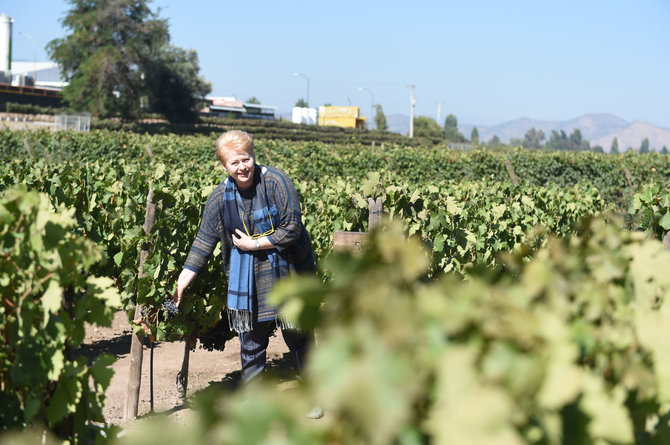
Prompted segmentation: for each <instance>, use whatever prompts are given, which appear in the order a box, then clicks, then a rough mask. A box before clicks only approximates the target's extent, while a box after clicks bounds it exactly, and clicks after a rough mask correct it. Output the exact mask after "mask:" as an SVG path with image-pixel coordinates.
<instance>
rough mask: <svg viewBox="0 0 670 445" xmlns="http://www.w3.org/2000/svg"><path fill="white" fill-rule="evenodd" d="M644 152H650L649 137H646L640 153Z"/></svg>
mask: <svg viewBox="0 0 670 445" xmlns="http://www.w3.org/2000/svg"><path fill="white" fill-rule="evenodd" d="M644 153H649V138H644V139H643V140H642V145H640V154H644Z"/></svg>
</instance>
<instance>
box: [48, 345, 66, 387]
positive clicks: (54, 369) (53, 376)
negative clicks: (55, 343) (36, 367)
mask: <svg viewBox="0 0 670 445" xmlns="http://www.w3.org/2000/svg"><path fill="white" fill-rule="evenodd" d="M64 366H65V356H64V355H63V351H61V350H60V349H57V350H56V351H54V353H53V355H52V356H51V368H50V369H49V373H48V374H47V378H48V379H49V380H52V381H56V380H58V378H59V377H60V373H61V371H63V367H64Z"/></svg>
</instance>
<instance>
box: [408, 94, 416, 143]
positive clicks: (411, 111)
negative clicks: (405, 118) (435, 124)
mask: <svg viewBox="0 0 670 445" xmlns="http://www.w3.org/2000/svg"><path fill="white" fill-rule="evenodd" d="M415 87H416V85H409V89H410V91H411V93H410V96H409V137H410V138H412V137H414V105H415V104H416V99H414V88H415Z"/></svg>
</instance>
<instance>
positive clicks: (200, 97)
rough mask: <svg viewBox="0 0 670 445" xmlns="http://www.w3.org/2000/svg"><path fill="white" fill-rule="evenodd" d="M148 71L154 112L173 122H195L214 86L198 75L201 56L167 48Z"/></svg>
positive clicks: (192, 52) (150, 96) (150, 65)
mask: <svg viewBox="0 0 670 445" xmlns="http://www.w3.org/2000/svg"><path fill="white" fill-rule="evenodd" d="M145 69H146V73H145V80H146V83H147V88H148V91H149V92H150V94H149V107H150V109H151V111H153V112H156V113H160V114H162V115H164V116H165V117H166V118H167V119H168V120H169V121H170V122H194V121H196V120H197V117H198V113H197V108H198V106H199V105H200V104H201V103H203V102H204V97H205V96H206V95H207V94H208V93H209V92H210V91H212V86H211V84H210V83H208V82H206V81H205V80H204V79H203V78H202V77H201V76H199V75H198V71H200V65H199V63H198V54H197V53H196V52H195V51H193V50H185V49H183V48H179V47H176V46H172V45H167V46H164V47H163V48H161V50H160V53H159V56H158V58H157V59H156V60H155V61H154V63H151V64H147V67H146V68H145Z"/></svg>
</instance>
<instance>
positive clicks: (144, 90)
mask: <svg viewBox="0 0 670 445" xmlns="http://www.w3.org/2000/svg"><path fill="white" fill-rule="evenodd" d="M69 2H70V4H71V6H72V7H71V9H70V10H69V11H68V12H67V14H66V16H65V17H64V18H63V19H62V20H61V24H62V25H63V27H64V28H65V29H66V30H70V33H69V34H67V35H66V36H65V37H64V38H61V39H54V40H52V41H51V42H49V43H48V44H47V52H48V53H49V56H50V58H51V59H52V60H54V61H55V62H57V63H58V64H59V65H60V67H61V70H62V74H63V76H64V77H65V79H66V80H67V81H68V82H69V85H68V86H67V87H65V88H64V89H63V97H64V98H65V101H66V102H67V103H68V105H69V106H70V107H71V108H75V109H80V110H86V111H89V112H91V113H92V114H94V115H96V116H102V117H105V116H121V117H126V118H129V117H137V116H138V115H139V114H140V113H141V111H142V107H141V106H140V105H141V104H142V103H143V102H144V100H143V99H147V100H146V103H148V104H149V106H150V107H152V106H155V107H158V108H157V109H156V111H159V110H161V111H165V110H167V111H166V112H167V113H169V115H170V116H171V117H173V118H175V117H176V118H179V119H181V117H182V116H192V115H193V112H194V111H193V109H192V108H193V105H194V101H193V98H192V97H186V96H189V95H193V94H198V95H200V94H202V93H206V92H208V91H209V89H211V88H208V86H207V84H206V83H205V82H204V81H202V79H200V78H198V77H197V70H198V65H197V55H195V52H192V51H191V52H189V51H184V50H181V49H179V48H176V47H171V46H169V39H170V36H169V33H168V23H167V20H165V19H160V18H158V16H157V14H155V13H153V12H152V11H151V10H150V9H149V7H148V6H147V3H148V0H115V1H113V2H110V1H107V0H69ZM193 71H195V72H196V75H195V76H193V75H192V73H193ZM171 95H173V96H177V97H175V98H164V97H157V96H171ZM185 97H186V99H185ZM168 102H169V103H168ZM151 111H153V110H151Z"/></svg>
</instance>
